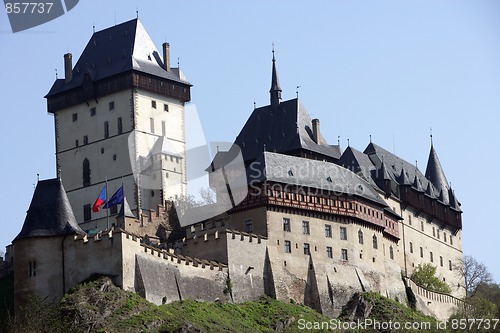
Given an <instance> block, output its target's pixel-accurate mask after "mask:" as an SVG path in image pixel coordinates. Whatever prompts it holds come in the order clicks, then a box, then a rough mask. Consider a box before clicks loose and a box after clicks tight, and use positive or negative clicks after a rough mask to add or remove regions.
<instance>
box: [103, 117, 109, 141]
mask: <svg viewBox="0 0 500 333" xmlns="http://www.w3.org/2000/svg"><path fill="white" fill-rule="evenodd" d="M104 138H105V139H107V138H109V122H107V121H105V122H104Z"/></svg>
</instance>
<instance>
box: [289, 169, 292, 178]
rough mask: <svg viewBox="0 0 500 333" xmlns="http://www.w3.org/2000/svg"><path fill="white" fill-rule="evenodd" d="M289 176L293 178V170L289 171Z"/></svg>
mask: <svg viewBox="0 0 500 333" xmlns="http://www.w3.org/2000/svg"><path fill="white" fill-rule="evenodd" d="M288 175H289V176H290V177H293V171H292V169H290V170H288Z"/></svg>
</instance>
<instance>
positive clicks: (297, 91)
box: [295, 86, 300, 99]
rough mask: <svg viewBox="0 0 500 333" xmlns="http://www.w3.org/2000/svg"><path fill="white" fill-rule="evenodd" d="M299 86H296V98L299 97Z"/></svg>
mask: <svg viewBox="0 0 500 333" xmlns="http://www.w3.org/2000/svg"><path fill="white" fill-rule="evenodd" d="M299 88H300V86H297V90H296V91H295V92H296V93H297V99H298V98H299Z"/></svg>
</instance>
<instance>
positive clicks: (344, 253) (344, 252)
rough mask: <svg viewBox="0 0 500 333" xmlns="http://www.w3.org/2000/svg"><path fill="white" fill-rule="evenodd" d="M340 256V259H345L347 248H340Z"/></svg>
mask: <svg viewBox="0 0 500 333" xmlns="http://www.w3.org/2000/svg"><path fill="white" fill-rule="evenodd" d="M341 258H342V260H344V261H347V259H348V258H347V249H342V250H341Z"/></svg>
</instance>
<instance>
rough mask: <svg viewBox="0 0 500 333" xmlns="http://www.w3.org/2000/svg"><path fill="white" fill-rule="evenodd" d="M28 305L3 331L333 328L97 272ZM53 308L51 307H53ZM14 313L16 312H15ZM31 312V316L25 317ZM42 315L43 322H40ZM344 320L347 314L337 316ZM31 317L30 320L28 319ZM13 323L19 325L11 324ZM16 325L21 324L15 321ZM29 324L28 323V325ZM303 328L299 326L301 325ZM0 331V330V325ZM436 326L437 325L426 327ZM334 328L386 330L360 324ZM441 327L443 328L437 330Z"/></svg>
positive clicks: (376, 315) (269, 303)
mask: <svg viewBox="0 0 500 333" xmlns="http://www.w3.org/2000/svg"><path fill="white" fill-rule="evenodd" d="M361 297H362V298H363V300H364V301H363V302H364V303H365V304H369V305H370V306H373V307H372V309H371V312H370V315H369V318H370V319H372V320H376V321H379V322H389V321H390V320H391V321H392V322H395V321H397V322H400V323H404V322H430V323H431V324H432V327H433V328H435V327H436V326H435V322H436V321H435V320H434V319H433V318H430V317H427V316H424V315H422V314H421V313H418V312H414V311H412V310H411V309H409V308H407V307H405V306H403V305H401V304H399V303H398V302H395V301H392V300H390V299H387V298H385V297H382V296H380V295H378V294H375V293H364V294H362V295H361ZM37 304H39V303H36V302H35V303H34V304H33V305H32V306H31V311H30V306H28V307H27V308H26V309H27V311H26V313H27V314H28V315H27V316H26V317H24V316H23V317H22V320H21V321H16V322H15V323H14V326H12V327H10V328H8V329H7V330H5V332H39V331H40V330H37V329H36V328H37V327H38V328H40V327H44V328H46V330H43V331H51V332H109V333H112V332H178V333H188V332H252V333H254V332H255V333H258V332H332V331H331V330H328V329H327V328H325V326H323V327H322V328H321V327H320V328H319V329H315V327H314V326H312V327H307V329H305V328H304V326H302V327H301V325H299V323H300V322H302V323H304V322H309V323H314V322H317V323H328V322H329V321H330V320H331V318H327V317H325V316H323V315H321V314H319V313H317V312H316V311H314V310H312V309H310V308H308V307H305V306H302V305H297V304H291V303H283V302H279V301H276V300H274V299H270V298H267V297H262V298H261V299H260V300H258V301H255V302H246V303H242V304H231V303H210V302H197V301H193V300H185V301H179V302H174V303H171V304H166V305H161V306H156V305H154V304H152V303H150V302H148V301H146V300H145V299H143V298H141V297H140V296H139V295H137V294H135V293H132V292H127V291H124V290H121V289H120V288H118V287H116V286H114V285H113V284H112V283H111V280H110V279H109V278H106V277H97V278H94V279H91V280H89V281H87V282H85V283H82V284H80V285H78V286H76V287H75V288H73V289H72V290H71V291H70V292H69V293H68V294H67V295H66V296H64V298H63V299H62V300H61V301H60V302H58V303H55V304H53V305H52V306H43V307H40V306H39V305H37ZM54 310H55V311H54ZM16 315H17V314H16ZM30 315H31V317H30ZM40 320H43V322H40ZM340 320H343V322H348V321H349V318H348V315H346V314H344V316H341V317H340ZM30 321H33V322H34V323H35V325H30ZM16 325H18V326H16ZM19 325H21V326H19ZM28 327H30V328H31V327H33V329H32V330H31V329H29V330H27V328H28ZM300 328H302V329H300ZM0 331H2V330H1V329H0ZM429 331H430V332H435V331H437V330H436V329H431V330H429ZM334 332H391V330H384V329H373V328H372V327H364V328H361V329H353V330H341V329H339V330H335V331H334ZM392 332H425V331H423V330H392ZM439 332H440V333H441V332H442V333H444V332H446V331H444V330H440V331H439Z"/></svg>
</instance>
